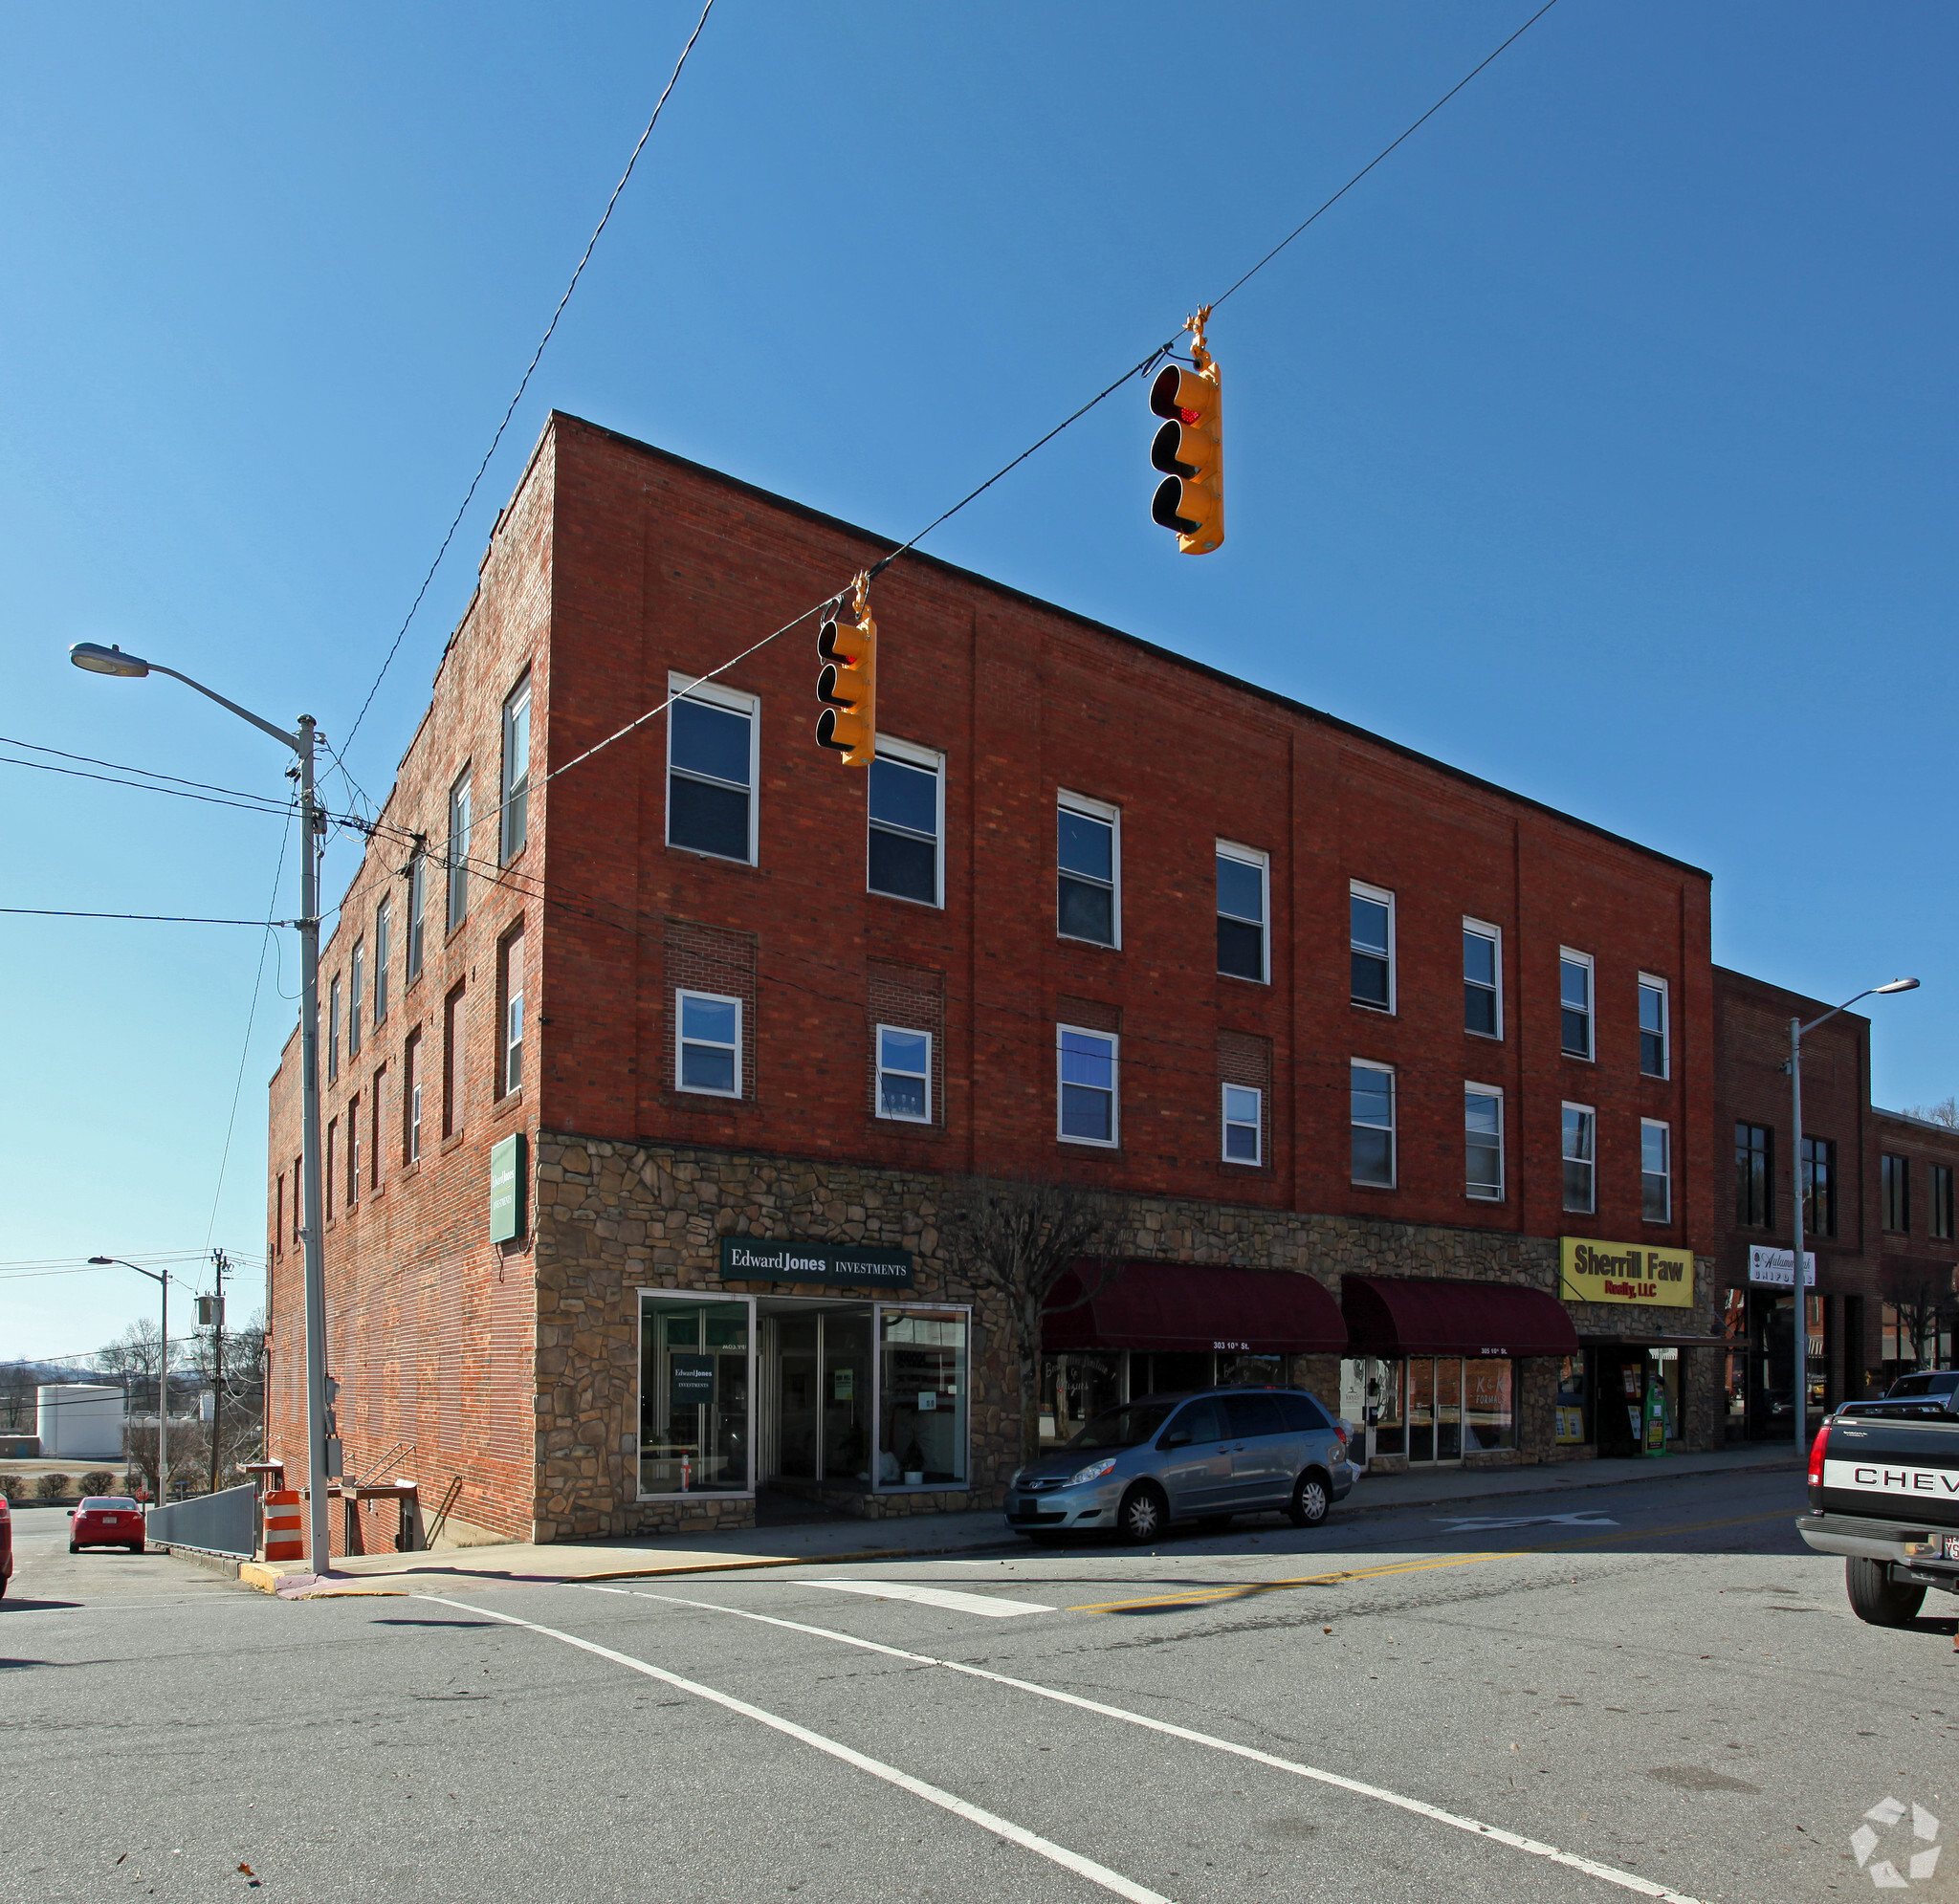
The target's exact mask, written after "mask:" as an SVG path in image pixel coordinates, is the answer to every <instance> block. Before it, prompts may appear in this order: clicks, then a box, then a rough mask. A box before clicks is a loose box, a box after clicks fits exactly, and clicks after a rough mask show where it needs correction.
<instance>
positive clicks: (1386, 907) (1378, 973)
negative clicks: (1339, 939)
mask: <svg viewBox="0 0 1959 1904" xmlns="http://www.w3.org/2000/svg"><path fill="white" fill-rule="evenodd" d="M1347 933H1348V942H1349V947H1350V966H1351V971H1352V979H1351V984H1350V996H1352V998H1353V1000H1354V1003H1355V1004H1356V1005H1364V1006H1366V1007H1367V1009H1368V1010H1369V1011H1372V1012H1392V1011H1393V1010H1394V1009H1395V895H1394V894H1393V893H1392V892H1389V891H1388V890H1387V889H1386V888H1385V887H1384V886H1366V885H1363V884H1362V883H1361V882H1360V881H1359V880H1357V879H1356V880H1351V881H1350V882H1349V883H1348V887H1347Z"/></svg>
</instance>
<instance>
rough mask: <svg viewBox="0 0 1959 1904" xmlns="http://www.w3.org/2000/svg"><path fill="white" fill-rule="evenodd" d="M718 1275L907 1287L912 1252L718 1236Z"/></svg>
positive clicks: (739, 1278)
mask: <svg viewBox="0 0 1959 1904" xmlns="http://www.w3.org/2000/svg"><path fill="white" fill-rule="evenodd" d="M721 1278H722V1280H723V1281H726V1282H854V1283H865V1282H868V1283H871V1284H873V1285H875V1286H876V1287H878V1288H881V1289H909V1288H911V1286H912V1252H911V1251H910V1250H875V1249H865V1248H862V1247H861V1246H859V1245H857V1244H855V1243H767V1242H763V1241H762V1240H761V1239H760V1238H759V1237H722V1238H721Z"/></svg>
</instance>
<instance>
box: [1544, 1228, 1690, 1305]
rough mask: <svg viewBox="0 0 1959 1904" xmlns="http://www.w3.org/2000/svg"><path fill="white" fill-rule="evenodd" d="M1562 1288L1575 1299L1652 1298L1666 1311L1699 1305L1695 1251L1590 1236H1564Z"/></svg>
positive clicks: (1560, 1250) (1562, 1292)
mask: <svg viewBox="0 0 1959 1904" xmlns="http://www.w3.org/2000/svg"><path fill="white" fill-rule="evenodd" d="M1558 1253H1559V1257H1560V1263H1559V1267H1560V1269H1561V1270H1562V1272H1563V1282H1562V1286H1561V1287H1560V1289H1559V1292H1558V1293H1559V1294H1560V1295H1562V1296H1563V1297H1564V1298H1565V1299H1566V1300H1567V1301H1568V1302H1651V1303H1654V1304H1656V1305H1657V1306H1658V1307H1660V1308H1663V1309H1691V1308H1692V1307H1693V1306H1694V1256H1693V1252H1692V1251H1691V1250H1649V1249H1641V1248H1639V1247H1638V1246H1637V1245H1635V1244H1632V1243H1601V1242H1596V1241H1594V1240H1593V1239H1592V1238H1591V1237H1563V1238H1561V1239H1560V1240H1559V1243H1558Z"/></svg>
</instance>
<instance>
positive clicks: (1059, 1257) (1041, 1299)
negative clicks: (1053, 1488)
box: [946, 1177, 1117, 1461]
mask: <svg viewBox="0 0 1959 1904" xmlns="http://www.w3.org/2000/svg"><path fill="white" fill-rule="evenodd" d="M946 1216H947V1228H948V1231H949V1233H950V1236H951V1237H952V1238H953V1239H954V1247H955V1249H956V1250H957V1252H958V1254H959V1255H960V1256H962V1257H963V1258H965V1260H966V1262H967V1264H968V1265H969V1267H970V1268H971V1270H972V1271H973V1274H974V1277H975V1280H978V1281H979V1282H982V1283H986V1284H990V1285H991V1286H992V1287H993V1288H995V1289H997V1290H999V1291H1000V1293H1001V1294H1002V1296H1003V1297H1004V1298H1005V1299H1006V1304H1007V1308H1008V1311H1009V1313H1010V1314H1011V1315H1012V1317H1013V1320H1014V1331H1015V1343H1014V1347H1015V1352H1016V1355H1017V1358H1018V1362H1019V1373H1020V1392H1019V1402H1020V1417H1021V1434H1020V1442H1021V1459H1022V1460H1024V1461H1028V1460H1032V1459H1033V1458H1034V1456H1035V1455H1038V1454H1039V1453H1040V1450H1041V1412H1040V1389H1041V1316H1042V1312H1043V1310H1044V1309H1045V1308H1046V1303H1047V1299H1048V1297H1049V1296H1050V1295H1051V1294H1052V1293H1053V1290H1054V1287H1055V1284H1056V1283H1058V1282H1059V1281H1060V1280H1061V1279H1062V1278H1063V1277H1064V1276H1065V1275H1067V1273H1068V1271H1069V1270H1070V1269H1073V1268H1074V1267H1075V1266H1076V1265H1077V1263H1080V1262H1082V1261H1083V1260H1084V1259H1085V1258H1086V1259H1093V1260H1094V1261H1095V1269H1094V1271H1093V1273H1092V1274H1091V1276H1090V1286H1089V1287H1088V1289H1086V1290H1085V1291H1084V1293H1083V1294H1082V1296H1081V1297H1080V1298H1079V1299H1078V1300H1079V1301H1081V1302H1087V1301H1088V1300H1089V1298H1090V1296H1092V1295H1093V1294H1094V1291H1095V1290H1096V1289H1098V1288H1100V1287H1101V1286H1102V1284H1103V1283H1105V1282H1107V1281H1108V1280H1110V1279H1111V1278H1112V1277H1113V1276H1114V1275H1115V1274H1116V1270H1117V1265H1116V1264H1115V1263H1114V1262H1113V1261H1112V1260H1109V1259H1108V1256H1107V1252H1108V1248H1109V1245H1110V1243H1111V1241H1112V1238H1113V1236H1114V1232H1115V1224H1116V1216H1117V1207H1116V1205H1115V1204H1114V1203H1113V1202H1112V1200H1111V1199H1110V1198H1109V1197H1107V1196H1105V1195H1103V1194H1102V1193H1100V1192H1099V1191H1092V1190H1085V1189H1083V1188H1081V1187H1080V1186H1079V1185H1075V1184H1061V1183H1034V1182H1030V1181H1026V1180H1021V1179H1017V1180H1002V1179H1000V1178H995V1177H972V1178H968V1179H967V1180H966V1181H965V1182H964V1183H963V1184H961V1185H960V1186H959V1187H958V1189H957V1191H956V1192H955V1193H954V1195H953V1198H952V1200H951V1202H950V1203H949V1205H948V1207H947V1212H946Z"/></svg>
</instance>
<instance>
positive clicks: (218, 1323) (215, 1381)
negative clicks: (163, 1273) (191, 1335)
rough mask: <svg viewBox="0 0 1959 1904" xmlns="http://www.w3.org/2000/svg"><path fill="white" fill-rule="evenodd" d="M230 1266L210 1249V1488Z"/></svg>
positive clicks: (220, 1412) (221, 1406)
mask: <svg viewBox="0 0 1959 1904" xmlns="http://www.w3.org/2000/svg"><path fill="white" fill-rule="evenodd" d="M210 1267H211V1275H212V1278H213V1279H214V1280H215V1281H216V1283H217V1292H218V1293H217V1294H216V1295H215V1296H214V1297H212V1298H211V1315H210V1337H211V1347H210V1491H211V1493H213V1494H215V1493H217V1491H218V1430H219V1429H220V1428H221V1427H222V1426H223V1425H224V1418H225V1272H226V1271H227V1270H228V1269H230V1268H231V1258H229V1257H228V1256H226V1255H225V1253H224V1251H223V1250H213V1251H211V1253H210Z"/></svg>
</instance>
